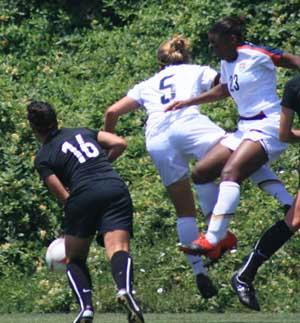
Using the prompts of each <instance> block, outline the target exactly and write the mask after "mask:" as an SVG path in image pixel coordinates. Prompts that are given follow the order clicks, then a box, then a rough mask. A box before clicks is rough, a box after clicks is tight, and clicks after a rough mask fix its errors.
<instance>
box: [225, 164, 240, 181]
mask: <svg viewBox="0 0 300 323" xmlns="http://www.w3.org/2000/svg"><path fill="white" fill-rule="evenodd" d="M240 178H241V174H240V172H239V171H238V170H237V169H235V168H234V167H233V166H232V165H226V166H225V167H224V168H223V170H222V172H221V181H231V182H239V180H240Z"/></svg>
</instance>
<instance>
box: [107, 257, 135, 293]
mask: <svg viewBox="0 0 300 323" xmlns="http://www.w3.org/2000/svg"><path fill="white" fill-rule="evenodd" d="M111 272H112V276H113V279H114V281H115V282H116V284H117V288H118V290H120V289H125V290H126V291H128V292H131V290H132V284H133V262H132V258H131V257H130V255H129V253H128V252H126V251H117V252H116V253H114V254H113V256H112V258H111Z"/></svg>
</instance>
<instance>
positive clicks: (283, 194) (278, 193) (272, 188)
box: [259, 180, 294, 205]
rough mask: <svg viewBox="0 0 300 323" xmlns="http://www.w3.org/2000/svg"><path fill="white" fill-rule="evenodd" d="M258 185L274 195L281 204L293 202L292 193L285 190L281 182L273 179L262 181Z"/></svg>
mask: <svg viewBox="0 0 300 323" xmlns="http://www.w3.org/2000/svg"><path fill="white" fill-rule="evenodd" d="M259 187H260V188H261V189H262V190H263V191H265V192H267V193H269V194H270V195H272V196H274V197H275V198H276V199H277V201H278V202H279V203H280V204H281V205H292V204H293V200H294V199H293V197H292V195H291V194H290V193H289V192H288V191H287V190H286V188H285V186H284V185H283V183H282V182H280V181H275V180H271V181H265V182H263V183H260V185H259Z"/></svg>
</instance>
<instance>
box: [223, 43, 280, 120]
mask: <svg viewBox="0 0 300 323" xmlns="http://www.w3.org/2000/svg"><path fill="white" fill-rule="evenodd" d="M281 55H282V51H280V50H278V49H273V48H270V47H259V46H256V45H253V44H251V43H245V44H243V45H242V46H239V47H238V58H237V59H236V60H235V61H233V62H227V61H225V60H222V61H221V83H222V84H227V87H228V90H229V92H230V94H231V96H232V98H233V99H234V101H235V103H236V105H237V109H238V113H239V115H240V116H244V117H252V116H254V115H257V114H258V113H260V112H261V111H263V112H264V113H265V114H269V113H273V112H275V113H279V112H280V99H279V97H278V96H277V94H276V71H275V69H276V66H275V65H276V63H277V61H278V59H279V58H280V57H281Z"/></svg>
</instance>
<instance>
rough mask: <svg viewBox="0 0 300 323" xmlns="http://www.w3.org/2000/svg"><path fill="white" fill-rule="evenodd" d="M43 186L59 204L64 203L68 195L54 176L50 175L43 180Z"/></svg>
mask: <svg viewBox="0 0 300 323" xmlns="http://www.w3.org/2000/svg"><path fill="white" fill-rule="evenodd" d="M45 184H46V185H47V187H48V188H49V191H50V192H51V193H53V194H54V196H55V197H56V198H57V199H58V200H59V201H60V202H62V203H63V204H65V203H66V201H67V199H68V197H69V195H70V194H69V192H68V191H67V189H66V188H65V187H64V185H63V184H62V182H61V181H60V180H59V178H58V177H57V176H56V175H54V174H52V175H50V176H48V177H47V178H46V179H45Z"/></svg>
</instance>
